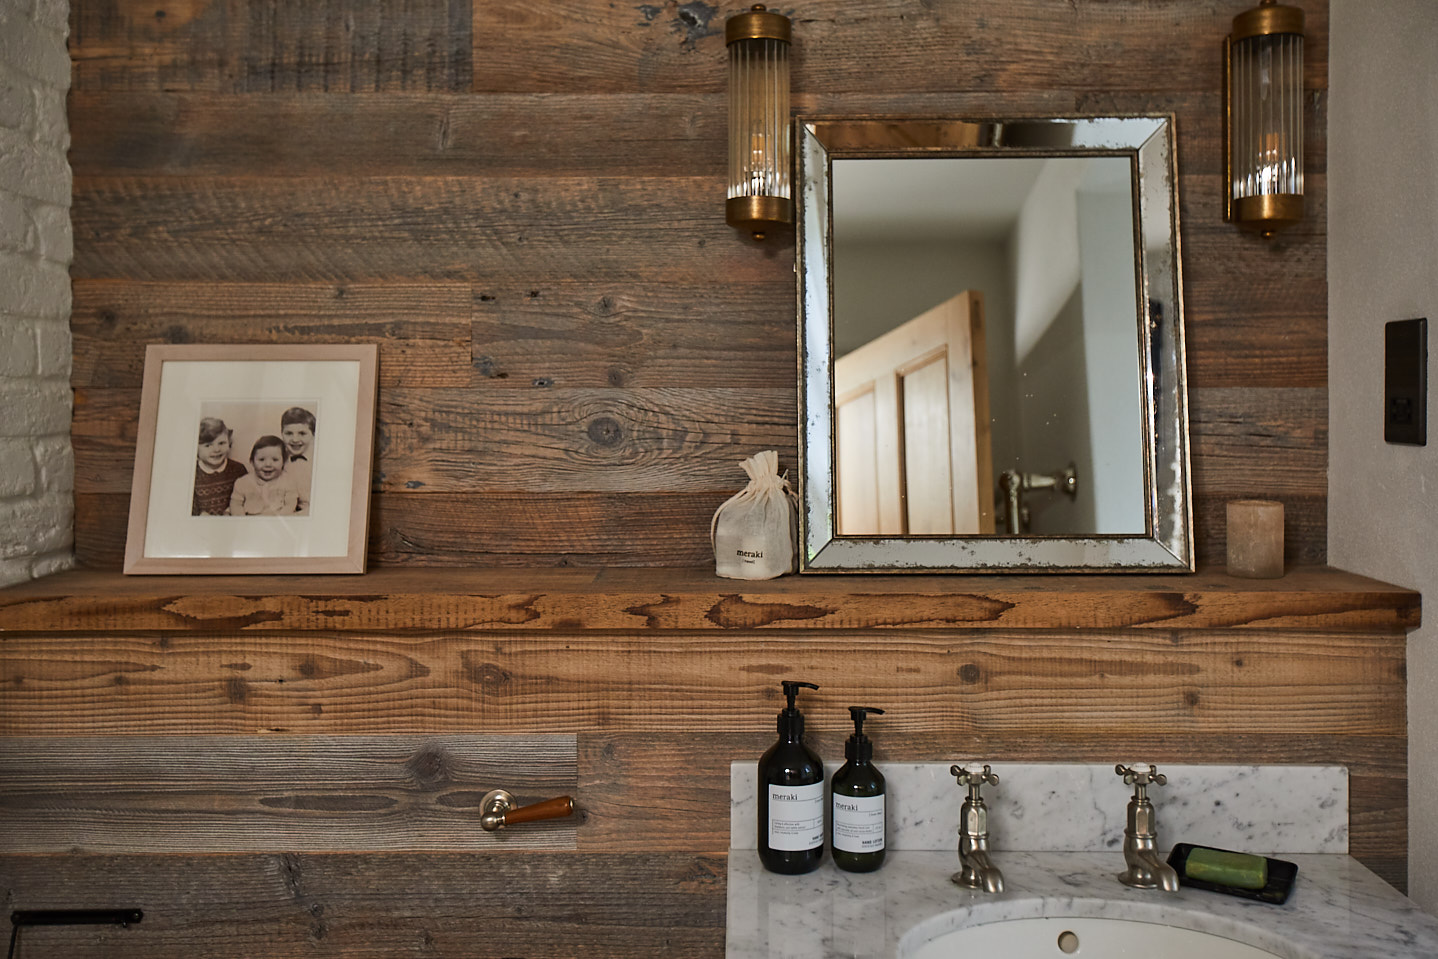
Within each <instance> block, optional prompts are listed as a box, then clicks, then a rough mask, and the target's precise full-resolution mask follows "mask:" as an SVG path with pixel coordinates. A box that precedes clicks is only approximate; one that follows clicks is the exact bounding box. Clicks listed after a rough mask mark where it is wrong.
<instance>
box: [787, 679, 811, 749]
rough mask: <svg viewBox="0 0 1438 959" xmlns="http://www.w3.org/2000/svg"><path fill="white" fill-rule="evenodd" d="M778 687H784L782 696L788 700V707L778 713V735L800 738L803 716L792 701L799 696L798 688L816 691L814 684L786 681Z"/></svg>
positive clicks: (802, 728) (802, 729)
mask: <svg viewBox="0 0 1438 959" xmlns="http://www.w3.org/2000/svg"><path fill="white" fill-rule="evenodd" d="M780 685H782V686H783V687H784V695H785V696H786V697H787V698H788V700H789V705H788V706H786V707H785V708H784V709H783V710H781V711H780V712H779V734H780V735H781V736H787V737H789V738H790V739H793V738H795V737H797V736H802V735H803V733H804V714H803V713H801V712H799V708H798V707H797V706H795V705H794V700H795V699H796V698H797V697H798V695H799V688H800V687H801V686H802V687H806V688H808V689H818V688H819V687H818V686H816V685H815V684H814V683H804V682H799V681H798V680H793V679H786V680H784V681H783V682H782V683H781V684H780Z"/></svg>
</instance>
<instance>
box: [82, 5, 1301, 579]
mask: <svg viewBox="0 0 1438 959" xmlns="http://www.w3.org/2000/svg"><path fill="white" fill-rule="evenodd" d="M1248 5H1249V4H1248V3H1247V2H1246V0H1205V2H1193V0H1116V2H1115V0H1108V2H1097V0H1079V2H1075V3H1068V4H1055V3H1051V2H1048V0H1017V2H1016V0H968V2H945V3H921V2H918V0H880V2H877V3H876V2H872V0H865V2H859V0H823V2H811V3H807V4H800V5H799V6H797V7H791V8H785V9H784V12H785V13H787V14H789V15H791V16H792V17H793V18H794V23H795V37H796V42H795V47H794V67H793V76H794V82H793V85H794V101H795V102H794V108H795V111H796V112H826V113H854V114H861V113H898V114H930V115H934V114H973V113H979V114H989V115H994V114H999V115H1002V114H1005V113H1014V114H1018V113H1072V112H1111V111H1112V112H1165V113H1173V114H1174V115H1175V116H1176V117H1177V129H1178V157H1179V182H1178V189H1179V195H1180V206H1181V216H1182V243H1183V252H1184V269H1185V284H1184V285H1185V290H1184V293H1185V305H1186V320H1187V325H1188V366H1189V374H1190V382H1191V384H1192V391H1191V410H1192V431H1193V437H1194V443H1193V477H1194V487H1195V494H1196V510H1195V512H1196V520H1197V525H1198V529H1197V547H1198V556H1199V559H1200V561H1201V562H1215V561H1217V562H1221V561H1222V558H1223V555H1224V548H1225V544H1224V530H1223V504H1224V502H1225V501H1226V500H1227V499H1230V498H1234V497H1238V496H1252V495H1263V496H1265V497H1269V498H1277V499H1281V500H1283V501H1284V503H1285V505H1286V506H1287V516H1288V531H1287V533H1288V552H1289V559H1290V561H1291V562H1300V563H1321V562H1323V560H1324V558H1325V555H1326V519H1325V512H1326V485H1327V479H1326V467H1327V452H1326V448H1327V393H1326V385H1327V360H1326V325H1327V289H1326V264H1325V257H1326V241H1325V217H1326V204H1325V191H1324V183H1325V180H1324V171H1325V151H1324V143H1325V127H1326V113H1325V110H1326V103H1327V98H1326V87H1327V5H1326V3H1324V2H1321V0H1312V2H1305V3H1304V4H1303V6H1305V8H1306V10H1307V14H1308V39H1307V60H1306V64H1307V67H1306V69H1307V78H1306V85H1307V87H1308V88H1309V90H1310V93H1311V95H1310V97H1309V99H1308V105H1309V112H1308V115H1307V117H1306V120H1307V128H1306V129H1307V135H1306V140H1307V143H1306V148H1307V196H1308V206H1309V215H1308V217H1307V218H1306V219H1305V221H1304V222H1303V223H1302V224H1301V225H1300V226H1299V227H1297V228H1296V229H1294V230H1292V231H1290V232H1288V233H1286V234H1284V235H1282V236H1281V237H1279V238H1277V239H1275V240H1271V241H1262V240H1260V239H1257V238H1255V237H1253V236H1249V235H1244V234H1240V233H1239V232H1238V231H1237V230H1235V229H1233V228H1231V227H1229V226H1227V225H1225V224H1223V223H1222V222H1221V215H1220V208H1221V207H1220V197H1221V179H1222V176H1221V150H1220V135H1221V130H1220V118H1221V116H1222V100H1221V93H1220V91H1221V84H1222V77H1221V63H1220V59H1221V58H1220V55H1219V48H1220V42H1221V39H1222V36H1223V34H1224V33H1225V32H1226V30H1227V25H1228V23H1229V20H1230V18H1231V17H1232V16H1233V15H1234V14H1235V13H1236V12H1239V11H1240V10H1242V9H1244V8H1245V7H1247V6H1248ZM742 8H743V5H739V6H736V7H734V8H732V9H730V8H722V7H719V6H712V5H710V4H707V3H704V2H699V0H695V2H682V3H676V2H674V0H668V2H660V3H655V4H616V5H606V4H574V3H565V2H560V0H530V2H527V3H524V4H506V3H498V2H485V0H474V3H473V7H472V8H471V6H470V0H407V2H404V3H400V2H397V0H393V2H392V0H383V2H360V0H317V2H311V3H305V4H279V5H276V4H270V3H256V2H246V0H184V2H174V3H165V2H163V0H161V2H158V3H150V4H141V3H138V2H134V0H120V2H117V0H73V3H72V15H71V24H72V35H71V40H70V48H71V53H72V57H73V62H74V87H73V91H72V93H71V96H70V114H71V130H72V139H73V148H72V151H71V163H72V166H73V169H74V178H75V179H74V226H75V262H74V267H73V275H74V279H75V300H74V321H73V324H74V332H75V352H76V363H75V370H74V386H75V390H76V393H75V401H76V404H75V405H76V414H75V455H76V511H77V515H76V547H77V551H78V553H79V555H80V558H81V560H82V562H83V563H84V564H85V565H87V566H91V567H94V568H118V565H119V562H120V557H121V553H122V550H123V538H124V529H125V522H124V520H125V515H126V512H127V504H128V494H129V488H130V478H131V472H130V468H131V460H132V456H133V447H134V422H135V416H136V411H137V409H138V402H139V385H140V375H141V370H142V359H143V349H144V346H145V344H147V343H160V342H165V343H186V342H277V343H308V342H333V341H345V342H351V341H357V342H377V343H379V344H380V350H381V354H380V355H381V362H380V366H381V383H382V387H383V388H382V393H381V401H380V416H379V444H378V454H377V462H376V464H375V471H374V490H375V493H376V496H375V501H374V514H373V523H372V540H371V557H372V562H373V563H375V564H377V565H397V564H413V565H450V566H454V565H471V564H480V565H517V566H549V565H564V564H573V565H590V566H594V565H610V566H613V565H634V566H646V565H655V566H682V565H703V564H705V563H707V562H708V561H709V558H710V557H709V546H708V541H707V530H708V519H709V517H710V515H711V513H712V512H713V510H714V508H715V507H716V506H717V505H718V504H719V503H720V502H722V501H723V499H724V498H725V497H726V496H727V495H728V494H729V493H731V492H732V491H733V490H734V489H736V488H737V487H738V486H740V485H742V481H743V474H742V472H741V471H740V470H739V469H738V460H739V459H741V458H743V457H744V456H747V455H749V454H751V453H753V452H755V451H758V450H760V449H765V448H773V449H777V450H778V451H779V454H780V458H781V462H782V463H783V464H784V465H785V466H786V467H791V468H792V466H793V465H794V464H795V462H796V455H797V454H796V444H797V435H796V416H795V411H796V402H795V369H796V362H795V346H794V336H795V305H794V276H793V272H792V270H791V265H792V251H793V241H792V237H787V238H772V239H771V240H770V241H768V242H766V243H765V244H764V245H762V246H760V245H755V244H754V243H753V242H752V241H750V240H749V239H747V238H746V237H745V236H743V235H741V234H739V233H738V232H736V231H734V230H731V229H729V228H728V227H726V226H725V224H724V222H723V217H722V204H723V196H724V186H725V184H724V164H725V142H724V129H725V123H726V109H727V107H726V100H725V53H724V43H723V22H724V19H725V17H726V16H728V15H730V14H732V13H735V12H738V11H739V10H740V9H742Z"/></svg>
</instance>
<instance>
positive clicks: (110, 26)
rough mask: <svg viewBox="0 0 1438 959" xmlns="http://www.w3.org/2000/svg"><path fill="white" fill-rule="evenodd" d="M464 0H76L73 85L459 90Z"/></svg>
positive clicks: (465, 71)
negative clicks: (156, 0)
mask: <svg viewBox="0 0 1438 959" xmlns="http://www.w3.org/2000/svg"><path fill="white" fill-rule="evenodd" d="M471 22H472V21H471V18H470V15H469V0H381V2H378V3H375V2H367V0H309V2H306V3H295V4H256V3H247V2H245V0H199V2H196V0H179V2H175V3H166V4H163V5H162V6H155V5H151V4H138V3H113V2H105V0H75V2H74V3H73V4H72V5H71V10H70V56H71V59H72V60H73V61H74V69H73V73H74V80H73V83H74V87H75V89H77V90H101V91H106V92H114V91H125V90H207V91H223V92H245V93H290V92H307V93H330V92H360V91H381V90H463V89H465V88H467V87H468V86H469V84H470V76H471V70H470V66H471V63H470V56H471V43H470V27H471Z"/></svg>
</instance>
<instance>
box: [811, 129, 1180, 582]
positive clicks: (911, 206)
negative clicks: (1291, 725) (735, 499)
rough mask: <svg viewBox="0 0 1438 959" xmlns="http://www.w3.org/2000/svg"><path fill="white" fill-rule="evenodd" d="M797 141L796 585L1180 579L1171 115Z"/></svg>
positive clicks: (827, 133) (823, 135)
mask: <svg viewBox="0 0 1438 959" xmlns="http://www.w3.org/2000/svg"><path fill="white" fill-rule="evenodd" d="M795 141H796V146H797V153H798V174H799V188H800V197H799V202H798V231H799V233H798V254H797V256H798V267H799V310H800V323H799V339H800V342H799V348H800V358H801V360H800V362H801V370H800V417H801V419H800V439H801V442H800V448H801V472H802V476H803V492H802V503H801V510H800V537H801V540H802V543H801V549H800V556H801V569H802V570H803V571H804V572H954V571H972V572H1000V571H1013V572H1039V571H1047V572H1078V571H1141V570H1155V571H1158V570H1167V571H1172V570H1185V571H1188V570H1192V569H1193V541H1192V519H1191V512H1192V511H1191V507H1190V503H1189V468H1188V417H1187V400H1186V387H1185V378H1184V355H1183V311H1182V300H1181V292H1180V290H1181V282H1180V271H1179V244H1178V237H1179V232H1178V201H1177V196H1176V186H1175V183H1176V173H1175V169H1176V164H1175V160H1174V152H1173V123H1172V119H1171V118H1170V117H1079V118H1074V117H1065V118H1037V119H1035V118H1029V119H1017V120H995V119H983V120H972V119H949V118H944V119H905V118H878V117H862V118H833V117H805V118H800V119H799V120H797V121H796V123H795Z"/></svg>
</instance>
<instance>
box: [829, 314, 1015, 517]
mask: <svg viewBox="0 0 1438 959" xmlns="http://www.w3.org/2000/svg"><path fill="white" fill-rule="evenodd" d="M984 355H985V354H984V314H983V298H982V294H980V293H978V292H976V291H972V290H969V291H965V292H963V293H960V294H958V295H957V296H955V297H953V298H952V299H950V300H948V301H946V302H944V303H941V304H940V305H938V306H936V307H934V308H933V309H932V310H929V311H927V312H925V313H923V314H921V315H919V316H917V317H915V318H914V319H912V320H909V321H908V322H907V323H904V324H903V325H901V326H899V327H898V328H896V329H894V330H891V331H890V332H888V333H886V334H884V335H883V336H880V337H878V338H877V339H875V340H873V341H871V342H869V343H867V344H865V345H864V346H862V347H859V348H858V349H856V350H854V351H852V352H850V353H848V354H847V355H845V356H843V357H840V358H839V359H838V360H836V361H835V364H834V395H835V407H836V409H835V412H836V414H837V419H838V429H837V431H836V437H835V447H836V449H835V454H836V466H837V474H838V475H837V486H838V489H837V497H836V499H837V514H838V515H837V522H838V532H839V535H841V536H872V535H918V536H922V535H933V536H951V535H955V534H963V533H992V532H993V531H994V518H993V508H992V501H991V497H990V496H989V495H986V494H988V493H989V486H988V476H989V475H990V472H991V468H992V467H991V459H992V457H991V454H990V449H989V445H990V444H989V432H988V423H989V400H988V378H987V372H986V368H985V360H984Z"/></svg>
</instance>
